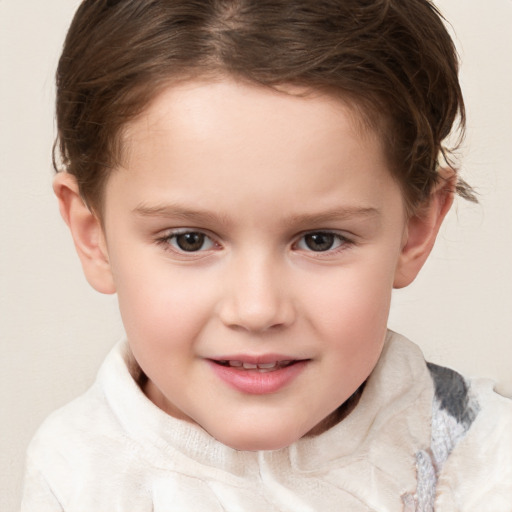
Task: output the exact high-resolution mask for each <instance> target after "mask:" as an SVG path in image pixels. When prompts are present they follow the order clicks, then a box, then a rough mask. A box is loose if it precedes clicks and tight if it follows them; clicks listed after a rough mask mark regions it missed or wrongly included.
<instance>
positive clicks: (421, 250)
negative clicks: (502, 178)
mask: <svg viewBox="0 0 512 512" xmlns="http://www.w3.org/2000/svg"><path fill="white" fill-rule="evenodd" d="M439 174H440V175H441V179H440V181H439V183H438V184H437V185H436V187H435V189H434V190H433V192H432V194H431V195H430V197H429V199H428V202H427V203H426V204H425V205H423V206H422V208H420V210H419V211H418V213H417V214H415V215H412V216H411V218H410V219H409V220H408V222H407V228H406V232H405V234H404V244H403V247H402V250H401V252H400V257H399V259H398V264H397V268H396V272H395V280H394V283H393V286H394V288H404V287H405V286H408V285H409V284H411V283H412V282H413V281H414V279H415V278H416V276H417V275H418V273H419V271H420V270H421V268H422V267H423V264H424V263H425V261H426V260H427V258H428V255H429V254H430V251H431V250H432V248H433V247H434V243H435V241H436V237H437V234H438V233H439V228H440V227H441V224H442V222H443V220H444V218H445V216H446V214H447V213H448V211H449V210H450V207H451V205H452V203H453V196H454V190H455V183H456V179H457V178H456V175H455V173H454V171H453V170H452V169H449V168H443V169H441V170H440V171H439Z"/></svg>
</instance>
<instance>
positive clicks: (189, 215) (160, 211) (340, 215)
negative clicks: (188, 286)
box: [133, 204, 380, 226]
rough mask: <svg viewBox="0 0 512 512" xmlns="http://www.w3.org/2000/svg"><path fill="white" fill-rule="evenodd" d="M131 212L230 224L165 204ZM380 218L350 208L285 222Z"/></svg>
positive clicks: (376, 212)
mask: <svg viewBox="0 0 512 512" xmlns="http://www.w3.org/2000/svg"><path fill="white" fill-rule="evenodd" d="M133 212H134V213H135V214H137V215H139V216H142V217H162V218H172V219H179V220H182V221H192V222H197V223H214V222H220V223H221V224H230V220H229V217H226V216H223V215H219V214H217V213H213V212H210V211H207V210H200V209H190V208H185V207H183V206H180V205H177V204H165V205H154V206H149V205H146V204H140V205H139V206H137V207H136V208H134V210H133ZM378 216H380V210H378V209H377V208H373V207H364V206H350V207H343V208H336V209H333V210H328V211H324V212H318V213H304V214H297V215H292V216H290V217H289V218H287V219H286V220H285V223H286V224H287V225H290V226H297V225H300V226H302V225H321V224H323V223H325V222H332V221H341V220H348V219H365V218H372V217H378Z"/></svg>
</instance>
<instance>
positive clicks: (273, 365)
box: [213, 359, 300, 373]
mask: <svg viewBox="0 0 512 512" xmlns="http://www.w3.org/2000/svg"><path fill="white" fill-rule="evenodd" d="M299 361H300V360H298V359H295V360H293V359H291V360H277V361H270V362H268V363H253V362H248V361H240V360H237V359H235V360H231V359H221V360H213V362H214V363H215V364H218V365H220V366H225V367H228V368H233V369H236V370H248V371H257V372H258V373H267V372H275V371H277V370H281V369H283V368H286V367H288V366H291V365H293V364H296V363H298V362H299Z"/></svg>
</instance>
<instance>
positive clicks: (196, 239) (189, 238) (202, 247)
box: [161, 231, 215, 252]
mask: <svg viewBox="0 0 512 512" xmlns="http://www.w3.org/2000/svg"><path fill="white" fill-rule="evenodd" d="M161 241H162V242H164V243H167V244H168V245H170V246H171V247H172V248H173V249H175V250H176V251H178V252H199V251H207V250H208V249H211V248H213V247H214V246H215V243H214V241H213V240H212V239H211V238H209V237H208V236H206V235H205V234H204V233H201V232H200V231H182V232H179V233H172V234H171V235H169V236H166V237H165V238H163V239H161Z"/></svg>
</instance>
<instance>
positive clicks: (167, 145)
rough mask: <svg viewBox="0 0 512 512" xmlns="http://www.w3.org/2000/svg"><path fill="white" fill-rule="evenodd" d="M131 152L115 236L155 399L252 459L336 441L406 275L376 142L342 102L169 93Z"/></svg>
mask: <svg viewBox="0 0 512 512" xmlns="http://www.w3.org/2000/svg"><path fill="white" fill-rule="evenodd" d="M125 142H126V148H127V151H126V161H125V168H123V169H119V170H117V171H115V172H114V173H113V174H112V176H111V178H110V179H109V181H108V184H107V187H106V191H105V194H106V195H105V215H104V223H105V233H106V243H107V251H108V258H109V263H110V267H111V271H112V275H113V279H114V282H115V286H116V289H117V293H118V296H119V303H120V308H121V313H122V317H123V321H124V325H125V328H126V332H127V336H128V340H129V343H130V346H131V348H132V350H133V353H134V355H135V357H136V359H137V361H138V362H139V364H140V366H141V367H142V369H143V370H144V372H145V373H146V375H147V376H148V378H149V383H148V385H147V387H146V390H145V391H146V393H147V395H148V396H149V398H150V399H151V400H153V402H154V403H156V404H157V405H158V406H159V407H161V408H162V409H163V410H165V411H167V412H168V413H169V414H171V415H173V416H176V417H178V418H184V419H186V420H189V421H192V422H195V423H197V424H199V425H201V426H202V427H203V428H204V429H206V430H207V431H208V432H209V433H210V434H211V435H213V436H214V437H216V438H217V439H219V440H220V441H222V442H223V443H225V444H227V445H230V446H232V447H235V448H238V449H249V450H253V449H276V448H280V447H283V446H286V445H289V444H290V443H292V442H294V441H296V440H297V439H298V438H300V437H302V436H304V435H305V434H307V433H308V432H310V431H311V430H312V429H313V428H314V427H315V426H319V425H320V427H319V428H321V424H322V422H323V421H324V420H326V421H327V420H328V419H329V416H330V415H331V414H332V413H333V411H335V409H336V408H337V407H338V406H340V404H342V403H343V402H344V401H345V400H346V399H347V398H348V397H349V396H350V395H351V394H352V393H354V391H355V390H356V389H357V388H358V387H359V386H360V385H361V383H362V382H364V380H365V379H366V378H367V377H368V375H369V374H370V372H371V371H372V369H373V367H374V366H375V364H376V361H377V359H378V357H379V355H380V352H381V348H382V345H383V341H384V337H385V333H386V322H387V318H388V311H389V304H390V296H391V290H392V287H393V284H394V281H395V276H396V272H397V268H399V267H400V264H401V259H400V257H401V256H400V255H401V250H402V246H403V243H404V239H405V233H406V231H407V229H406V226H407V220H406V218H405V215H404V205H403V200H402V196H401V192H400V188H399V186H398V184H397V183H396V182H395V181H394V180H393V178H392V177H391V175H390V173H389V171H388V169H387V164H386V160H385V157H384V153H383V150H382V148H381V146H380V144H379V141H378V139H377V138H376V137H375V136H374V135H373V134H372V133H368V132H364V131H363V130H362V129H361V127H360V126H359V125H357V123H355V122H354V118H353V114H352V113H351V111H350V110H349V109H348V108H347V107H346V106H344V104H343V103H342V102H340V101H338V100H334V99H332V98H330V97H327V96H322V95H319V94H317V95H316V96H311V97H306V98H300V97H297V96H291V95H287V94H284V93H278V92H274V91H269V90H266V89H263V88H258V87H253V86H249V85H243V84H239V83H238V84H237V83H235V82H232V81H224V82H220V83H207V82H197V83H188V84H185V85H179V86H175V87H170V88H169V89H168V90H167V91H166V92H165V93H164V94H162V95H161V96H159V97H158V98H157V99H156V100H155V101H154V102H153V104H152V105H151V106H150V108H149V109H148V110H147V111H146V112H145V113H144V115H142V116H141V117H140V118H139V119H137V120H136V121H134V122H133V123H131V124H130V125H129V127H128V131H127V134H126V138H125ZM228 361H229V362H228ZM242 363H245V364H246V366H250V365H253V366H254V365H255V364H256V363H262V365H264V366H263V368H262V369H252V368H250V369H243V368H240V365H241V364H242ZM274 363H277V366H275V367H274V366H273V365H274Z"/></svg>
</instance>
